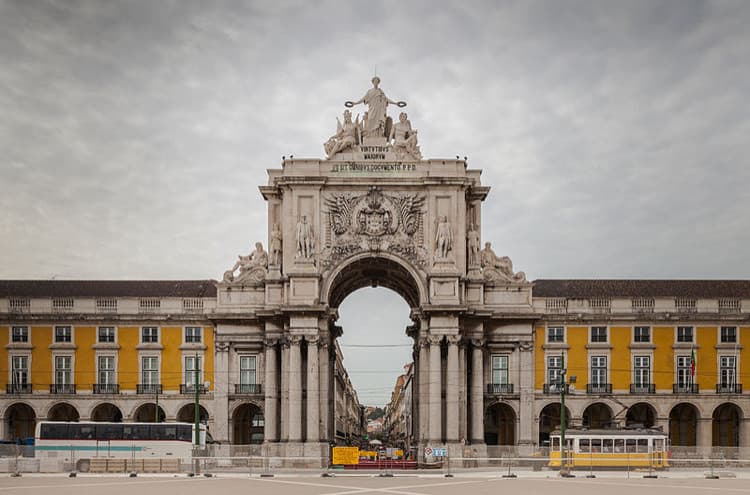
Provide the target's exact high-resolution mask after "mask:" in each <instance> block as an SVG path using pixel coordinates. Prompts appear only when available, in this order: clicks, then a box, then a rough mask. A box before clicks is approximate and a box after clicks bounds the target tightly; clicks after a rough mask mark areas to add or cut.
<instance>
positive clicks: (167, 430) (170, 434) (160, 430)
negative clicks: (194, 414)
mask: <svg viewBox="0 0 750 495" xmlns="http://www.w3.org/2000/svg"><path fill="white" fill-rule="evenodd" d="M151 435H153V439H154V440H177V426H175V425H159V426H152V427H151Z"/></svg>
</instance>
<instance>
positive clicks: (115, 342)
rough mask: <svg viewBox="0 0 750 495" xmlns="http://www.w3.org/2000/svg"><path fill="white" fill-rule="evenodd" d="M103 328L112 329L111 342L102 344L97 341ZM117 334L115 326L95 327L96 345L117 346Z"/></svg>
mask: <svg viewBox="0 0 750 495" xmlns="http://www.w3.org/2000/svg"><path fill="white" fill-rule="evenodd" d="M105 328H110V329H112V339H113V340H112V342H102V341H101V340H99V337H100V335H99V331H100V330H102V329H105ZM118 333H119V332H118V331H117V327H116V326H113V325H100V326H98V327H96V343H97V344H117V334H118Z"/></svg>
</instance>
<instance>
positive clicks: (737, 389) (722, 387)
mask: <svg viewBox="0 0 750 495" xmlns="http://www.w3.org/2000/svg"><path fill="white" fill-rule="evenodd" d="M716 393H717V394H741V393H742V384H741V383H717V384H716Z"/></svg>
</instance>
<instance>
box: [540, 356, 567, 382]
mask: <svg viewBox="0 0 750 495" xmlns="http://www.w3.org/2000/svg"><path fill="white" fill-rule="evenodd" d="M564 358H565V355H564V354H562V353H560V354H547V355H546V356H544V367H545V370H544V376H545V379H546V383H547V385H557V384H559V382H560V374H561V373H562V370H563V359H564ZM553 359H559V360H560V367H559V368H558V367H552V366H550V363H551V360H553ZM552 370H558V372H557V373H555V377H554V380H553V379H552V375H551V374H550V373H551V371H552Z"/></svg>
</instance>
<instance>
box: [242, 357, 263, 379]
mask: <svg viewBox="0 0 750 495" xmlns="http://www.w3.org/2000/svg"><path fill="white" fill-rule="evenodd" d="M237 359H238V368H239V370H240V376H239V384H240V385H257V384H258V363H259V361H260V360H259V359H258V355H257V354H240V355H239V356H237ZM243 359H250V360H254V361H255V366H254V367H253V368H243V367H242V360H243ZM251 369H252V370H254V374H255V380H254V381H253V382H252V383H245V382H244V381H243V380H242V376H243V373H244V372H249V371H250V370H251Z"/></svg>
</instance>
